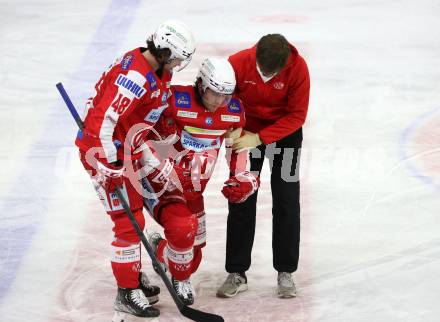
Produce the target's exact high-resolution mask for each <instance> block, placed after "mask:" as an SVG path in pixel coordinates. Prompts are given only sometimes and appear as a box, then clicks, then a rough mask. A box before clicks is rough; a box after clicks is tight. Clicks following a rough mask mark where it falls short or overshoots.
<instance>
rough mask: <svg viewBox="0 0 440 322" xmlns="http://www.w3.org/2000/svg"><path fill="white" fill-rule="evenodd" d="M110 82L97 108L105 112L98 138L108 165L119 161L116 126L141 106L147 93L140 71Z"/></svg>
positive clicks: (116, 76)
mask: <svg viewBox="0 0 440 322" xmlns="http://www.w3.org/2000/svg"><path fill="white" fill-rule="evenodd" d="M110 81H111V82H112V83H109V84H108V86H107V87H106V89H105V91H104V93H103V96H102V98H101V100H100V102H99V105H98V106H97V107H98V108H100V109H102V110H103V111H104V115H103V117H102V122H101V124H100V126H99V133H98V137H99V143H100V145H101V147H102V148H103V150H104V154H105V159H106V160H107V162H108V163H112V162H115V161H116V160H117V148H116V146H115V144H114V142H113V134H114V132H115V128H116V125H117V124H118V122H119V121H120V120H121V118H123V117H126V116H127V115H129V114H130V113H132V112H133V110H134V109H135V108H137V107H138V106H139V105H140V102H141V98H142V97H143V95H144V94H145V93H146V89H145V88H144V85H145V81H146V79H145V77H144V76H143V75H142V74H141V73H139V72H138V71H135V70H129V71H128V73H126V74H124V73H119V74H117V75H115V76H113V77H111V78H110ZM121 143H123V142H121Z"/></svg>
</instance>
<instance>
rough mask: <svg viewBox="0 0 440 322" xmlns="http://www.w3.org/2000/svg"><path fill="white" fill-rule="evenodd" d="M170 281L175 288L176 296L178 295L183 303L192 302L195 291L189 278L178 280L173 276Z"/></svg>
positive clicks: (189, 303) (188, 303)
mask: <svg viewBox="0 0 440 322" xmlns="http://www.w3.org/2000/svg"><path fill="white" fill-rule="evenodd" d="M171 282H172V284H173V287H174V289H175V290H176V293H177V296H179V298H180V299H181V300H182V302H183V303H184V304H185V305H191V304H194V295H195V291H194V288H193V287H192V284H191V281H190V280H189V279H187V280H184V281H178V280H176V279H174V277H173V278H172V280H171Z"/></svg>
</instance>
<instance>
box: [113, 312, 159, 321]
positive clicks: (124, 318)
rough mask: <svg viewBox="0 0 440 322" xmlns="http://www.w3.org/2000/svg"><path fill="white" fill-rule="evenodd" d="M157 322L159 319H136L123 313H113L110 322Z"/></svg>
mask: <svg viewBox="0 0 440 322" xmlns="http://www.w3.org/2000/svg"><path fill="white" fill-rule="evenodd" d="M140 321H142V322H159V321H160V320H159V317H151V318H148V317H142V318H141V317H137V316H134V315H131V314H128V313H125V312H119V311H115V314H114V315H113V318H112V322H140Z"/></svg>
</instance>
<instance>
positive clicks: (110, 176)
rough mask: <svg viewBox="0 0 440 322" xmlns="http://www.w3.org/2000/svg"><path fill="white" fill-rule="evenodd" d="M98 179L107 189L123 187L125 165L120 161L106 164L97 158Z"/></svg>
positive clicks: (112, 189)
mask: <svg viewBox="0 0 440 322" xmlns="http://www.w3.org/2000/svg"><path fill="white" fill-rule="evenodd" d="M96 172H97V174H96V175H97V176H98V178H97V181H98V182H99V183H100V184H101V186H102V187H103V188H104V189H105V190H106V191H114V190H115V188H116V187H121V186H122V184H123V182H124V178H123V174H124V167H122V166H120V165H119V163H118V162H115V163H112V164H104V163H101V162H99V161H98V160H96Z"/></svg>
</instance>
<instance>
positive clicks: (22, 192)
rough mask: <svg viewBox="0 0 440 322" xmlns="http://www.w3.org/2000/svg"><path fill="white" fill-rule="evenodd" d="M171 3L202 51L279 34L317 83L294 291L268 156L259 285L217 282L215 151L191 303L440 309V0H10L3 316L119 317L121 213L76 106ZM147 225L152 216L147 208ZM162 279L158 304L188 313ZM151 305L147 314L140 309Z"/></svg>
mask: <svg viewBox="0 0 440 322" xmlns="http://www.w3.org/2000/svg"><path fill="white" fill-rule="evenodd" d="M167 18H179V19H182V20H184V21H185V22H187V23H188V24H189V25H190V26H191V27H192V29H193V30H194V32H195V36H196V38H197V42H198V48H197V53H196V57H195V59H194V61H193V62H192V63H191V65H190V66H189V67H188V68H187V69H186V70H184V71H183V72H181V73H180V74H178V75H176V77H175V79H174V82H175V83H190V82H192V80H193V79H194V77H195V73H196V70H197V68H198V64H199V63H200V61H201V59H202V58H204V57H206V56H207V55H215V56H227V55H229V54H231V53H233V52H235V51H237V50H239V49H243V48H246V47H248V46H250V45H252V44H254V43H255V42H256V41H257V40H258V39H259V38H260V37H261V36H262V35H264V34H267V33H282V34H284V35H285V36H286V37H287V38H288V39H289V40H290V41H291V42H292V43H293V44H294V45H295V46H296V47H297V48H298V49H299V51H300V52H301V53H302V54H303V56H304V57H305V59H306V60H307V62H308V65H309V69H310V74H311V79H312V91H311V100H310V107H309V115H308V119H307V123H306V125H305V127H304V133H305V139H304V148H303V151H302V163H301V180H302V181H301V189H302V192H301V202H302V214H301V216H302V234H301V237H302V243H301V258H300V266H299V269H298V271H297V272H296V273H295V275H294V276H295V281H296V283H297V286H298V289H299V296H298V297H297V298H296V299H288V300H280V299H277V298H276V296H275V286H276V272H275V271H274V269H273V268H272V255H271V197H270V187H269V183H268V174H269V169H268V168H267V167H266V168H265V171H264V173H263V174H262V181H263V182H262V187H261V191H260V198H259V202H258V205H259V209H258V220H257V232H256V237H255V244H254V249H253V257H252V259H253V264H252V267H251V269H250V270H249V272H248V280H249V291H248V292H246V293H243V294H240V295H239V296H237V297H235V298H233V299H218V298H216V297H215V291H216V289H217V287H218V286H219V285H220V284H221V283H222V282H223V280H224V278H225V277H226V273H225V271H224V255H225V230H226V216H227V204H226V201H225V200H224V198H223V197H222V196H221V194H220V187H221V184H222V182H223V181H224V180H225V179H226V176H227V171H226V169H227V168H226V165H225V164H224V162H223V160H221V161H220V162H219V164H218V168H217V169H216V172H215V176H214V178H213V179H212V182H211V183H210V185H209V187H208V190H207V192H206V204H207V209H206V210H207V215H208V221H207V227H208V245H207V247H206V248H205V251H204V259H203V262H202V265H201V267H200V270H199V271H198V272H197V273H196V274H195V275H194V277H193V282H194V283H195V286H196V291H197V300H196V304H195V307H197V308H199V309H202V310H206V311H211V312H215V313H217V314H220V315H222V316H223V317H224V318H225V320H226V321H234V322H235V321H237V322H250V321H252V322H254V321H258V322H260V321H272V322H275V321H277V322H287V321H289V322H293V321H295V322H296V321H301V322H302V321H304V322H315V321H325V322H327V321H356V322H363V321H365V322H372V321H387V322H388V321H411V322H413V321H423V322H428V321H429V322H434V321H438V316H439V315H440V305H439V304H440V278H439V277H438V275H439V273H440V234H439V231H440V219H439V218H438V216H439V210H440V198H439V193H440V161H439V160H440V150H439V142H440V88H439V80H440V64H439V57H440V3H439V2H438V1H436V0H419V1H409V0H406V1H405V0H400V1H397V0H396V1H385V0H367V1H354V0H352V1H349V0H335V1H331V2H330V1H328V2H324V1H293V0H286V1H278V0H274V1H261V0H256V1H231V0H225V1H175V0H172V1H140V0H139V1H135V0H129V1H117V0H114V1H113V2H112V1H103V0H100V1H84V0H76V1H67V0H60V1H48V0H47V1H43V0H35V1H23V0H14V1H13V0H2V1H1V2H0V31H1V32H0V39H1V42H0V49H1V65H0V82H1V87H0V95H1V117H0V134H1V144H0V159H1V166H0V198H1V199H0V201H1V202H0V216H1V217H0V218H1V222H0V246H1V248H0V320H1V321H7V322H21V321H38V322H40V321H41V322H46V321H50V322H54V321H56V322H58V321H79V322H83V321H110V319H111V316H112V314H113V313H112V304H113V300H114V297H115V284H114V280H113V276H112V273H111V269H110V265H109V263H108V260H107V258H108V245H109V243H110V241H111V239H112V232H111V222H110V220H109V219H108V218H107V216H106V215H105V213H104V211H103V209H102V206H101V205H100V203H99V201H98V200H97V198H96V197H95V194H94V191H93V188H92V186H91V183H90V182H89V179H88V178H87V175H86V173H85V172H84V171H83V170H82V168H81V166H80V163H79V161H78V159H77V153H76V149H75V148H74V146H73V140H74V137H75V135H76V128H75V123H74V122H73V121H72V119H71V117H70V115H69V114H68V112H67V110H66V108H65V106H64V104H63V102H62V100H61V98H60V97H59V95H58V93H57V91H56V89H55V84H56V83H57V82H59V81H62V82H63V83H64V85H65V86H66V88H67V90H68V91H69V92H70V94H71V96H72V98H73V100H74V103H75V104H76V105H77V107H81V110H82V106H83V103H84V101H85V99H86V98H87V97H88V95H90V94H91V93H92V89H93V85H94V83H95V81H96V80H97V79H98V78H99V76H100V73H101V72H102V71H103V70H104V69H105V68H106V66H107V65H108V64H110V63H111V62H112V60H113V59H114V58H115V57H116V56H118V55H119V54H121V53H123V52H124V51H127V50H129V49H132V48H134V47H136V46H139V45H142V44H143V42H144V40H145V38H146V36H147V35H148V34H149V33H151V32H152V31H153V30H154V28H155V27H156V26H157V25H158V24H159V23H160V22H161V21H163V20H165V19H167ZM148 227H149V228H151V227H155V228H157V226H156V225H155V224H153V223H152V222H151V220H150V219H149V218H148ZM143 265H144V268H145V269H146V271H147V272H148V274H149V276H150V278H151V280H152V281H154V282H155V283H157V284H158V285H161V286H162V295H161V301H160V302H159V305H158V307H159V308H160V309H161V317H160V318H158V319H155V320H154V321H167V322H168V321H182V320H183V318H182V317H181V316H180V315H179V313H178V311H177V310H176V309H175V307H174V304H173V303H172V301H171V298H170V297H169V295H167V292H166V290H165V288H164V287H163V284H162V282H161V280H160V279H159V278H158V277H157V276H156V275H155V274H154V272H153V271H152V269H151V267H150V262H149V260H148V257H147V256H146V255H144V257H143ZM132 321H141V319H132Z"/></svg>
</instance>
